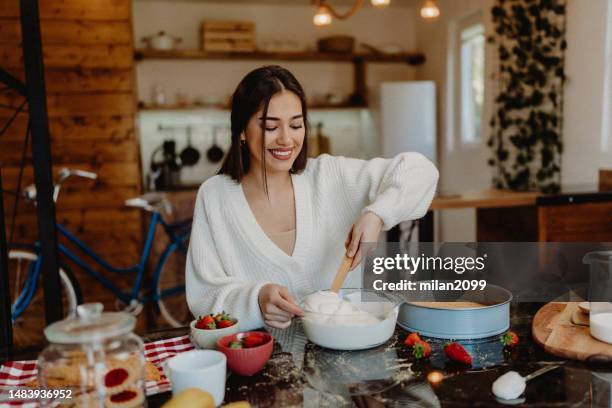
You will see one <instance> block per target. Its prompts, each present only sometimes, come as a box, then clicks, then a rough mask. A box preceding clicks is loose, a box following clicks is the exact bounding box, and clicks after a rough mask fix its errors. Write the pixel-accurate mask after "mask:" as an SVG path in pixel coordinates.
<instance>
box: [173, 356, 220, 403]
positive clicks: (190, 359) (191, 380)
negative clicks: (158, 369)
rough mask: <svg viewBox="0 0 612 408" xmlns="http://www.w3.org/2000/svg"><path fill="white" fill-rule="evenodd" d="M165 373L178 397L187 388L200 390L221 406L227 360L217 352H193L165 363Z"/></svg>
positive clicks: (174, 393)
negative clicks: (208, 394)
mask: <svg viewBox="0 0 612 408" xmlns="http://www.w3.org/2000/svg"><path fill="white" fill-rule="evenodd" d="M163 366H164V372H165V374H166V376H167V377H168V379H169V380H170V384H171V386H172V394H173V395H176V394H178V393H179V392H181V391H183V390H184V389H186V388H192V387H194V388H199V389H201V390H204V391H206V392H208V393H210V395H212V397H213V399H214V400H215V405H216V406H220V405H221V403H222V402H223V398H224V397H225V379H226V374H227V358H226V357H225V354H223V353H221V352H220V351H216V350H191V351H187V352H185V353H180V354H177V355H175V356H174V357H172V358H169V359H168V360H166V361H164V364H163Z"/></svg>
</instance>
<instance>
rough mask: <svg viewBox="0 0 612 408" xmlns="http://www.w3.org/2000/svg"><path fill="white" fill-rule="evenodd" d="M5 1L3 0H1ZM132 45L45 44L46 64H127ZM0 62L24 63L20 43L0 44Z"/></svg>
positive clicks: (7, 65)
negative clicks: (0, 45)
mask: <svg viewBox="0 0 612 408" xmlns="http://www.w3.org/2000/svg"><path fill="white" fill-rule="evenodd" d="M4 1H6V0H4ZM133 54H134V49H133V48H132V46H130V45H114V44H110V45H106V44H92V45H57V44H53V45H44V44H43V60H44V62H45V67H46V68H71V67H82V68H130V67H131V66H132V65H133ZM0 65H1V66H2V67H5V68H13V69H14V68H21V67H23V56H22V51H21V45H20V44H17V43H15V44H2V48H0Z"/></svg>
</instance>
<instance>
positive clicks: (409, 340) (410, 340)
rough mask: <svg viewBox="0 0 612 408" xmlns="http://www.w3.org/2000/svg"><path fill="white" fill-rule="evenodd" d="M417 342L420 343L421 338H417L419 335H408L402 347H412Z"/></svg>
mask: <svg viewBox="0 0 612 408" xmlns="http://www.w3.org/2000/svg"><path fill="white" fill-rule="evenodd" d="M419 341H421V338H420V337H419V333H417V332H414V333H410V334H409V335H408V337H406V340H405V341H404V345H405V346H407V347H412V346H414V345H415V344H416V343H417V342H419Z"/></svg>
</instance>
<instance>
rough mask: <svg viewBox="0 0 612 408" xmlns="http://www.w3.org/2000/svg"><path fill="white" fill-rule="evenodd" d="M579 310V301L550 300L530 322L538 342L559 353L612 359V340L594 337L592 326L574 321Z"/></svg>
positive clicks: (586, 357)
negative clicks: (602, 340) (605, 341)
mask: <svg viewBox="0 0 612 408" xmlns="http://www.w3.org/2000/svg"><path fill="white" fill-rule="evenodd" d="M577 310H578V303H577V302H569V303H557V302H553V303H548V304H546V305H545V306H544V307H542V308H541V309H540V310H538V312H537V313H536V315H535V316H534V318H533V323H532V326H531V332H532V335H533V339H534V340H535V342H536V343H538V344H539V345H541V346H542V347H544V349H545V350H546V351H547V352H548V353H550V354H554V355H556V356H559V357H563V358H569V359H572V360H589V361H598V362H612V344H608V343H604V342H601V341H598V340H596V339H594V338H593V337H591V335H590V333H589V326H584V325H576V324H574V323H572V320H573V319H572V316H574V314H575V313H576V312H577ZM574 320H575V317H574Z"/></svg>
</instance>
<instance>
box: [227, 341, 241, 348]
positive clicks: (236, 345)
mask: <svg viewBox="0 0 612 408" xmlns="http://www.w3.org/2000/svg"><path fill="white" fill-rule="evenodd" d="M228 347H229V348H231V349H241V348H242V343H241V342H239V341H230V344H229V345H228Z"/></svg>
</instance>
